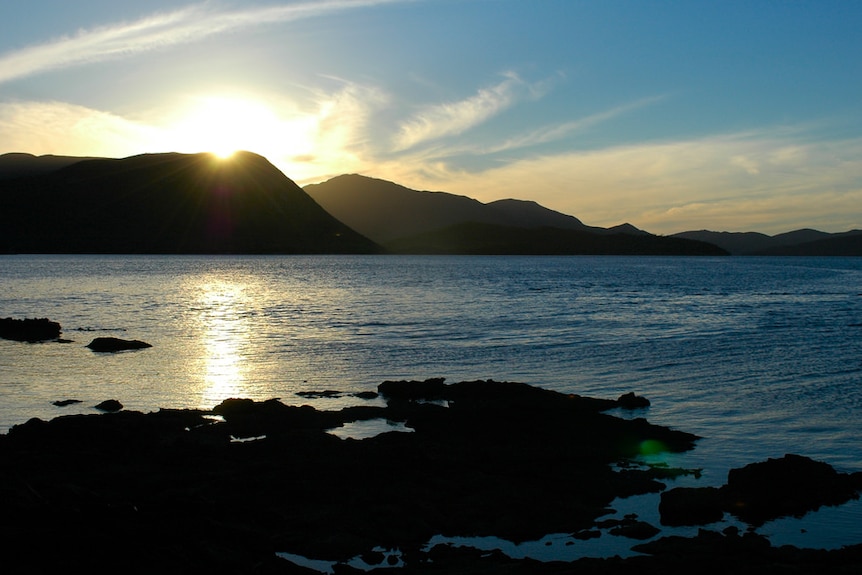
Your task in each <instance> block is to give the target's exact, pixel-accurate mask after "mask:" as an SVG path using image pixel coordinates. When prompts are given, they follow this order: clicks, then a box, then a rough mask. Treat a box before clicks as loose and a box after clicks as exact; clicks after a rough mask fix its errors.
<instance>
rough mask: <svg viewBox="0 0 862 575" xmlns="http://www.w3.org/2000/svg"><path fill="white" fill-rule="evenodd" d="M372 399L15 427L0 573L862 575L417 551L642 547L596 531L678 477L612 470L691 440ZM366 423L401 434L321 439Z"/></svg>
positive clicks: (674, 559)
mask: <svg viewBox="0 0 862 575" xmlns="http://www.w3.org/2000/svg"><path fill="white" fill-rule="evenodd" d="M378 391H379V392H380V394H381V395H382V396H383V397H384V398H386V400H387V405H386V406H378V405H358V406H354V407H349V408H344V409H341V410H338V411H319V410H316V409H314V408H312V407H308V406H305V407H295V406H289V405H285V404H283V403H282V402H280V401H278V400H274V399H272V400H268V401H262V402H261V401H252V400H248V399H230V400H227V401H225V402H223V403H222V404H220V405H219V406H217V407H215V408H214V409H213V410H176V409H163V410H160V411H158V412H154V413H147V414H144V413H139V412H135V411H127V410H122V411H116V412H111V413H104V414H99V415H68V416H63V417H58V418H55V419H53V420H51V421H42V420H39V419H33V420H30V421H28V422H26V423H24V424H21V425H16V426H14V427H13V428H12V429H11V430H10V431H9V433H8V434H6V435H0V461H3V465H4V469H11V470H14V473H0V493H2V494H3V498H2V511H3V521H2V522H0V540H2V541H3V544H4V562H5V563H4V564H8V565H16V564H17V565H23V564H26V565H27V566H28V570H29V571H31V572H59V571H60V570H68V571H74V570H76V569H77V570H86V571H87V572H100V571H101V572H115V571H116V570H117V568H118V566H121V570H122V571H123V572H125V573H186V572H210V573H308V572H309V571H307V570H304V569H303V568H300V567H297V566H294V565H293V564H292V563H289V562H288V561H285V560H284V559H281V558H279V557H278V556H277V555H276V553H277V552H283V553H286V554H294V555H301V556H304V557H311V558H315V559H320V560H326V561H328V562H333V563H334V564H335V568H334V572H345V573H349V572H354V570H353V568H352V567H351V566H349V565H347V564H346V562H347V561H348V560H350V559H351V558H354V557H365V558H367V559H368V562H369V563H372V564H377V563H379V560H380V557H379V553H378V554H375V551H374V550H375V549H378V548H383V549H390V550H395V549H397V550H399V551H400V553H401V554H400V560H401V561H402V562H403V565H404V566H403V567H389V566H388V565H387V566H386V568H387V573H392V574H393V575H395V574H396V573H401V572H403V573H524V574H526V573H530V574H531V575H541V574H543V573H548V574H550V573H554V574H558V575H559V574H560V573H639V574H640V573H662V574H676V573H679V574H682V573H690V572H691V571H692V570H693V569H701V570H704V569H703V566H704V565H706V566H710V567H711V566H713V565H719V566H721V568H722V569H723V570H722V571H721V572H726V573H731V572H733V573H735V572H738V571H735V570H732V569H730V567H733V566H737V565H763V566H769V565H772V564H782V565H783V564H786V561H788V560H789V561H790V564H797V563H798V564H800V565H812V566H813V565H818V564H819V565H829V566H832V567H838V568H842V569H845V571H846V572H848V573H849V572H854V571H853V569H854V568H857V567H858V566H860V565H862V553H860V552H859V551H854V550H851V549H847V550H842V551H841V552H833V553H826V552H822V553H819V554H818V553H813V552H812V553H792V552H788V551H782V550H773V549H771V548H770V547H769V543H768V541H765V540H764V539H763V538H759V537H756V536H755V537H748V536H745V537H740V536H738V534H737V535H733V536H731V535H729V534H725V535H721V534H706V535H703V536H699V537H697V538H694V539H679V538H677V539H670V538H665V539H661V540H655V541H650V542H649V543H646V544H645V545H644V546H643V548H642V552H643V553H647V554H650V556H641V557H632V558H629V559H625V560H623V559H620V558H610V559H602V560H598V559H596V560H580V561H577V562H574V563H572V564H571V565H565V564H561V563H559V562H557V563H540V562H537V561H532V560H520V559H513V558H511V557H507V556H505V555H503V554H502V553H501V552H490V553H489V552H486V551H477V550H472V549H468V548H456V547H453V546H449V545H435V546H434V547H432V548H430V549H428V548H427V546H426V544H427V542H428V541H429V539H430V538H431V537H433V536H435V535H439V534H443V535H447V536H458V535H463V536H481V535H496V536H500V537H503V538H506V539H510V540H513V541H524V540H530V539H536V538H539V537H542V536H544V535H546V534H548V533H573V534H577V535H578V537H593V536H595V534H596V533H599V532H598V531H597V530H596V529H597V525H598V524H599V523H602V524H603V525H605V527H606V528H609V529H611V530H612V532H613V534H614V535H617V536H620V537H629V538H633V539H648V538H650V537H653V536H654V535H655V528H653V527H652V526H651V525H649V524H646V523H644V522H642V521H637V520H636V517H634V516H631V517H629V516H626V518H625V519H623V520H618V521H615V522H614V523H613V524H610V523H605V522H602V521H601V520H600V517H602V516H603V515H606V514H607V512H608V506H609V504H610V503H611V502H612V501H613V500H614V499H616V498H617V497H621V496H624V495H627V494H635V493H646V492H650V491H656V490H660V489H663V488H664V485H663V484H662V483H660V481H659V479H661V478H663V477H671V476H674V474H675V473H676V472H674V471H672V470H669V469H662V468H655V469H647V470H643V471H641V470H640V469H639V466H637V465H635V464H634V463H632V464H630V465H629V466H620V465H619V464H620V461H621V460H622V459H625V458H628V457H630V456H632V455H635V454H637V453H638V446H639V445H641V444H642V443H643V442H645V441H648V440H655V441H656V442H660V443H661V444H663V445H665V446H666V447H667V449H670V450H685V449H690V448H691V447H692V446H693V445H694V442H695V440H696V437H695V436H693V435H691V434H688V433H684V432H681V431H675V430H670V429H667V428H663V427H660V426H655V425H652V424H649V423H648V422H647V421H645V420H643V419H636V420H625V419H620V418H617V417H613V416H610V415H608V414H606V413H604V411H606V410H608V409H611V408H614V407H616V406H617V402H616V401H615V400H593V399H590V398H583V397H580V396H576V395H572V396H570V395H565V394H560V393H556V392H553V391H548V390H543V389H538V388H534V387H530V386H527V385H524V384H519V383H506V382H494V381H472V382H460V383H455V384H451V385H448V384H445V383H444V382H443V380H432V381H427V382H387V383H386V385H381V386H380V387H379V389H378ZM431 398H433V399H435V400H437V401H435V402H429V401H428V400H429V399H431ZM375 418H385V419H388V420H392V421H399V422H404V423H406V425H408V426H409V427H411V428H413V429H414V432H413V433H398V432H389V433H383V434H380V435H378V436H375V437H372V438H368V439H363V440H353V439H344V440H343V439H339V438H338V437H335V436H334V435H332V434H330V433H328V432H327V431H328V430H329V429H332V428H333V427H337V426H338V425H341V424H344V423H348V422H352V421H360V420H367V419H375ZM96 545H98V549H97V552H98V561H94V559H93V557H94V549H96ZM797 560H798V561H797ZM782 562H784V563H782ZM381 568H382V567H381ZM390 569H391V570H390ZM749 572H750V571H749ZM801 572H808V571H801ZM811 572H814V571H811ZM855 572H858V571H855Z"/></svg>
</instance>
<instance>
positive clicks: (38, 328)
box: [0, 317, 60, 342]
mask: <svg viewBox="0 0 862 575" xmlns="http://www.w3.org/2000/svg"><path fill="white" fill-rule="evenodd" d="M59 337H60V324H59V323H57V322H55V321H51V320H49V319H48V318H33V319H13V318H11V317H7V318H3V319H0V338H3V339H12V340H15V341H26V342H37V341H48V340H54V339H57V338H59Z"/></svg>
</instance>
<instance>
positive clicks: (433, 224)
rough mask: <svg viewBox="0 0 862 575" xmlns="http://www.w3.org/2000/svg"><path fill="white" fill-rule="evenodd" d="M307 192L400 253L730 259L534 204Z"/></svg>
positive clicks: (349, 185)
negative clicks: (706, 255)
mask: <svg viewBox="0 0 862 575" xmlns="http://www.w3.org/2000/svg"><path fill="white" fill-rule="evenodd" d="M304 189H305V191H306V192H308V194H309V195H310V196H311V197H312V198H314V199H315V200H316V201H317V202H318V203H319V204H320V205H321V206H323V207H324V208H325V209H326V210H327V211H329V212H330V213H331V214H333V215H334V216H335V217H336V218H338V219H339V220H341V221H343V222H344V223H345V224H347V225H348V226H350V227H351V228H353V229H355V230H356V231H358V232H359V233H361V234H363V235H365V236H366V237H369V238H371V239H373V240H374V241H376V242H378V243H380V244H382V245H383V246H385V247H386V249H387V250H388V251H390V252H395V253H424V254H431V253H445V254H709V255H718V254H726V252H725V251H724V250H722V249H719V248H716V247H715V246H712V245H708V244H706V243H704V242H700V241H690V240H685V239H681V238H661V237H659V236H654V235H652V234H649V233H647V232H645V231H643V230H639V229H637V228H636V227H634V226H632V225H631V224H622V225H620V226H616V227H614V228H600V227H594V226H588V225H585V224H584V223H583V222H581V221H580V220H579V219H577V218H575V217H574V216H570V215H566V214H562V213H560V212H556V211H554V210H550V209H548V208H545V207H543V206H541V205H539V204H537V203H536V202H532V201H525V200H513V199H507V200H497V201H494V202H490V203H487V204H483V203H482V202H479V201H478V200H474V199H472V198H468V197H465V196H459V195H455V194H449V193H446V192H425V191H417V190H411V189H409V188H406V187H404V186H401V185H399V184H395V183H393V182H388V181H386V180H380V179H375V178H369V177H365V176H360V175H356V174H350V175H344V176H338V177H335V178H332V179H331V180H328V181H326V182H323V183H320V184H312V185H308V186H305V188H304Z"/></svg>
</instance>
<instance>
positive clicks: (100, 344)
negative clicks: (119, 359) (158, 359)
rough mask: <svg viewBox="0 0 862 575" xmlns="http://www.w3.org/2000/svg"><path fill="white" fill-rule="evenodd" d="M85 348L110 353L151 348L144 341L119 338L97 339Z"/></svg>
mask: <svg viewBox="0 0 862 575" xmlns="http://www.w3.org/2000/svg"><path fill="white" fill-rule="evenodd" d="M87 347H88V348H90V349H91V350H93V351H97V352H106V353H112V352H117V351H128V350H133V349H146V348H148V347H153V346H152V345H150V344H149V343H147V342H145V341H140V340H137V339H121V338H119V337H97V338H96V339H94V340H93V341H91V342H90V343H89V344H87Z"/></svg>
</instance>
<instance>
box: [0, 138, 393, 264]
mask: <svg viewBox="0 0 862 575" xmlns="http://www.w3.org/2000/svg"><path fill="white" fill-rule="evenodd" d="M4 159H7V160H8V158H6V157H5V156H4ZM13 159H14V160H18V165H19V166H20V165H21V160H23V161H24V163H26V162H27V161H29V160H27V159H26V158H20V157H19V158H13ZM40 161H41V163H42V164H43V168H44V169H37V170H35V172H33V171H31V173H30V174H29V175H25V176H23V177H14V178H8V179H5V180H0V252H5V253H13V252H22V253H376V252H379V251H380V247H379V246H377V245H376V244H375V243H374V242H372V241H371V240H369V239H368V238H365V237H363V236H361V235H360V234H358V233H356V232H355V231H353V230H352V229H350V228H349V227H348V226H346V225H344V224H343V223H341V222H339V221H338V220H336V219H335V218H334V217H333V216H332V215H330V214H329V213H327V212H326V211H325V210H324V209H323V208H321V207H320V206H319V205H318V204H317V203H316V202H315V201H314V200H312V199H311V198H310V197H309V196H308V194H306V193H305V192H304V191H303V190H302V189H301V188H300V187H299V186H297V185H296V184H295V183H294V182H293V181H292V180H290V179H289V178H287V177H286V176H285V175H284V174H283V173H281V172H280V171H279V170H278V169H277V168H275V167H274V166H273V165H272V164H270V163H269V162H268V161H267V160H266V159H265V158H263V157H261V156H258V155H256V154H252V153H249V152H241V153H237V154H235V155H234V156H233V157H231V158H229V159H227V160H221V159H218V158H217V157H215V156H214V155H212V154H177V153H165V154H144V155H140V156H132V157H129V158H124V159H84V160H80V161H77V162H71V163H67V164H66V165H65V166H64V167H60V168H59V169H49V167H48V162H47V161H44V160H42V159H40V158H37V159H36V162H35V163H39V162H40ZM52 161H55V162H58V161H57V160H52ZM63 162H64V160H60V161H59V162H58V163H63ZM31 164H33V162H32V161H31Z"/></svg>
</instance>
